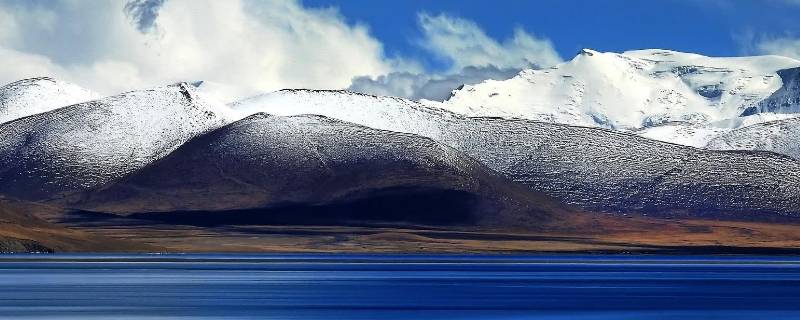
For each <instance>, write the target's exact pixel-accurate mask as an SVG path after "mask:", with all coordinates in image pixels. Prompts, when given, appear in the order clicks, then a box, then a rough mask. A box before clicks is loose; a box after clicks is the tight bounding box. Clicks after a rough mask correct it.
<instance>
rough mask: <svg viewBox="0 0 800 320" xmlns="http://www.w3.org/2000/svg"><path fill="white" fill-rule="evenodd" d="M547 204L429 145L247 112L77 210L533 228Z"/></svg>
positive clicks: (335, 123)
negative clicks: (249, 212)
mask: <svg viewBox="0 0 800 320" xmlns="http://www.w3.org/2000/svg"><path fill="white" fill-rule="evenodd" d="M554 204H555V202H551V200H549V198H548V197H546V196H543V195H541V194H538V195H537V194H536V193H534V192H532V191H531V190H529V189H527V188H525V187H523V186H519V185H517V184H515V183H511V182H510V181H508V180H507V179H505V178H504V177H502V176H501V175H499V174H497V173H496V172H494V171H492V170H490V169H488V168H486V167H485V166H483V165H482V164H480V163H479V162H477V161H475V160H473V159H472V158H470V157H468V156H466V155H464V154H463V153H460V152H458V151H456V150H454V149H452V148H449V147H447V146H444V145H442V144H440V143H437V142H435V141H433V140H430V139H428V138H424V137H420V136H417V135H412V134H405V133H397V132H390V131H383V130H377V129H372V128H368V127H363V126H360V125H356V124H352V123H349V122H343V121H340V120H335V119H330V118H326V117H323V116H316V115H303V116H292V117H277V116H270V115H266V114H255V115H253V116H250V117H247V118H245V119H243V120H240V121H237V122H235V123H232V124H230V125H228V126H225V127H223V128H220V129H218V130H215V131H213V132H210V133H208V134H205V135H203V136H200V137H198V138H195V139H193V140H191V141H189V142H188V143H186V144H185V145H183V146H182V147H180V148H178V149H177V150H176V151H175V152H173V153H172V154H170V155H169V156H167V157H165V158H164V159H163V160H161V161H159V162H157V163H155V164H154V165H152V166H149V167H147V168H145V169H143V170H141V171H139V172H136V173H134V174H133V175H131V176H129V177H126V178H124V179H122V180H121V181H119V182H116V183H113V184H111V185H109V186H105V187H103V188H102V189H101V190H98V191H94V192H91V193H90V195H89V196H88V197H86V198H84V199H82V202H81V203H80V204H79V206H80V207H82V208H88V209H89V210H93V211H101V212H112V213H122V214H125V213H141V212H171V211H199V210H202V211H221V210H241V209H257V210H261V211H260V212H261V213H260V214H259V215H261V217H260V218H259V219H262V220H261V221H270V220H269V219H279V220H280V221H282V222H305V223H308V222H309V221H313V222H314V223H323V222H325V221H329V220H330V221H331V222H335V221H338V222H339V223H341V222H342V221H347V220H355V221H358V220H361V221H384V222H387V221H395V222H416V223H434V224H473V223H499V220H501V219H502V218H504V217H505V218H507V219H514V221H515V222H514V223H520V222H521V221H530V223H527V225H542V224H544V223H546V222H548V221H551V220H553V219H554V218H555V217H557V216H559V215H557V214H555V213H556V212H557V211H556V209H554V208H559V206H558V205H554ZM310 208H313V210H311V209H310ZM562 218H566V216H563V217H562ZM281 219H282V220H281ZM303 220H306V221H303ZM487 220H488V221H487ZM271 221H273V222H274V221H276V220H271Z"/></svg>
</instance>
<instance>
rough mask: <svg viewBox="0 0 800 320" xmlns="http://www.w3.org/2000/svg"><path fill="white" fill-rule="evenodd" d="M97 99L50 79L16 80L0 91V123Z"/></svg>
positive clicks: (84, 90)
mask: <svg viewBox="0 0 800 320" xmlns="http://www.w3.org/2000/svg"><path fill="white" fill-rule="evenodd" d="M97 98H99V95H97V94H96V93H93V92H91V91H89V90H86V89H84V88H81V87H78V86H76V85H74V84H71V83H68V82H64V81H59V80H55V79H53V78H47V77H43V78H31V79H24V80H19V81H16V82H13V83H9V84H7V85H4V86H2V87H0V123H4V122H9V121H11V120H15V119H19V118H22V117H27V116H30V115H34V114H37V113H42V112H47V111H50V110H54V109H57V108H61V107H65V106H68V105H71V104H75V103H80V102H85V101H89V100H94V99H97Z"/></svg>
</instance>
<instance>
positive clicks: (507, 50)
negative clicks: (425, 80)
mask: <svg viewBox="0 0 800 320" xmlns="http://www.w3.org/2000/svg"><path fill="white" fill-rule="evenodd" d="M419 24H420V28H421V29H422V31H423V34H424V36H423V39H422V45H423V46H424V47H425V48H427V49H428V50H430V51H431V52H432V53H434V54H436V55H438V56H440V57H441V58H443V59H446V60H447V61H449V62H450V63H452V69H453V70H461V69H463V68H465V67H470V66H475V67H485V66H495V67H498V68H516V67H520V66H525V65H532V64H535V65H541V66H550V65H554V64H557V63H559V62H561V61H562V60H561V57H559V55H558V53H556V51H555V49H554V48H553V44H552V43H551V42H550V40H548V39H544V38H537V37H535V36H533V35H530V34H528V33H527V32H525V30H523V29H521V28H517V29H515V30H514V35H513V37H511V38H509V39H506V40H504V41H502V42H498V41H497V40H495V39H493V38H491V37H489V36H488V35H486V33H485V32H484V31H483V30H482V29H481V28H480V27H479V26H478V25H477V24H475V23H474V22H472V21H469V20H465V19H460V18H456V17H452V16H449V15H445V14H439V15H435V16H433V15H429V14H426V13H422V14H420V15H419Z"/></svg>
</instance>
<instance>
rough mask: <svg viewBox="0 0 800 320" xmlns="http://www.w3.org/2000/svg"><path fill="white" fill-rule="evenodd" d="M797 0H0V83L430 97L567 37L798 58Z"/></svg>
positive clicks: (499, 74)
mask: <svg viewBox="0 0 800 320" xmlns="http://www.w3.org/2000/svg"><path fill="white" fill-rule="evenodd" d="M798 17H800V0H660V1H646V0H596V1H589V0H582V1H579V0H539V1H532V0H531V1H523V0H486V1H478V0H460V1H455V0H400V1H388V0H347V1H334V0H225V1H220V0H97V1H90V0H82V1H74V0H0V61H3V62H5V64H4V65H2V69H3V72H0V83H8V82H11V81H15V80H19V79H22V78H27V77H36V76H52V77H56V78H60V79H63V80H66V81H70V82H74V83H77V84H79V85H81V86H84V87H87V88H89V89H91V90H95V91H98V92H99V93H102V94H114V93H119V92H121V91H126V90H132V89H140V88H147V87H153V86H159V85H164V84H169V83H174V82H178V81H197V80H203V81H205V82H204V83H206V84H207V85H208V86H213V87H215V88H216V89H215V91H217V92H220V96H222V97H224V100H225V101H232V99H240V98H243V97H246V96H249V95H254V94H258V93H263V92H267V91H272V90H278V89H282V88H314V89H349V90H353V91H359V92H367V93H372V94H383V95H393V96H400V97H406V98H411V99H422V98H425V99H443V98H445V97H446V96H447V95H448V94H449V93H450V91H451V90H452V89H453V88H455V87H457V86H459V85H461V84H471V83H477V82H480V81H484V80H486V79H507V78H509V77H512V76H514V75H515V74H517V73H518V72H519V71H520V70H522V69H524V68H537V67H541V68H545V67H549V66H553V65H555V64H558V63H561V62H563V61H566V60H569V59H571V58H572V57H573V56H574V55H575V53H576V52H578V50H580V49H581V48H592V49H595V50H599V51H613V52H622V51H625V50H631V49H645V48H660V49H672V50H678V51H685V52H695V53H700V54H705V55H712V56H738V55H754V54H779V55H784V56H788V57H793V58H797V59H800V18H798Z"/></svg>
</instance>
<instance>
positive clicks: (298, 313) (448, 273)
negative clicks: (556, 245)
mask: <svg viewBox="0 0 800 320" xmlns="http://www.w3.org/2000/svg"><path fill="white" fill-rule="evenodd" d="M0 318H2V319H220V318H229V319H800V258H798V257H696V256H694V257H681V256H671V257H663V256H604V255H587V256H577V255H576V256H482V255H467V256H455V255H5V256H0Z"/></svg>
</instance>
